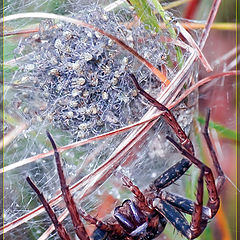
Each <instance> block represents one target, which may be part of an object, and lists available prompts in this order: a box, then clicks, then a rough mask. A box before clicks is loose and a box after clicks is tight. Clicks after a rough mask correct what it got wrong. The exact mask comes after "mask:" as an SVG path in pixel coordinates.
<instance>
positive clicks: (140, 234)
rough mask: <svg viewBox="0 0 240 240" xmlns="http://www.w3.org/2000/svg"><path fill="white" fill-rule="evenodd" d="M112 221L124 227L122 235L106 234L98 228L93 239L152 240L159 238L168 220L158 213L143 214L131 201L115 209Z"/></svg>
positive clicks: (126, 201)
mask: <svg viewBox="0 0 240 240" xmlns="http://www.w3.org/2000/svg"><path fill="white" fill-rule="evenodd" d="M112 220H113V221H115V222H117V224H119V225H120V226H121V227H122V230H123V231H122V232H121V233H118V234H115V232H106V231H102V230H101V229H100V228H97V229H96V230H95V231H94V233H93V235H92V238H93V239H94V240H120V239H123V240H125V239H126V240H130V239H133V240H147V239H149V240H150V239H154V238H156V237H157V236H159V234H160V233H161V232H162V231H163V230H164V228H165V226H166V224H167V221H166V219H165V218H164V217H163V216H162V215H161V214H159V213H158V212H157V211H154V210H153V211H152V212H151V213H147V212H145V213H143V211H141V210H140V209H139V208H138V207H137V205H136V204H135V203H134V202H133V201H132V200H129V199H128V200H125V201H124V202H123V203H122V205H121V206H118V207H116V208H115V210H114V219H112ZM108 221H109V220H107V222H108Z"/></svg>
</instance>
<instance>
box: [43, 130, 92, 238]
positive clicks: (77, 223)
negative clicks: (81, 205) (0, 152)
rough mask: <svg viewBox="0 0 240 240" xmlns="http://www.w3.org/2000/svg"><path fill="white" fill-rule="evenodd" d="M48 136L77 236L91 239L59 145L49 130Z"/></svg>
mask: <svg viewBox="0 0 240 240" xmlns="http://www.w3.org/2000/svg"><path fill="white" fill-rule="evenodd" d="M47 136H48V138H49V140H50V142H51V144H52V147H53V149H54V156H55V160H56V164H57V170H58V176H59V180H60V185H61V191H62V194H63V198H64V201H65V203H66V206H67V208H68V211H69V213H70V216H71V219H72V222H73V225H74V228H75V232H76V234H77V236H78V237H79V239H81V240H90V239H89V236H88V234H87V232H86V230H85V227H84V225H83V223H82V221H81V220H80V217H79V213H78V211H77V207H76V204H75V202H74V200H73V197H72V195H71V193H70V190H69V186H68V185H67V183H66V179H65V177H64V173H63V168H62V162H61V158H60V154H59V152H58V150H57V146H56V144H55V142H54V140H53V138H52V136H51V135H50V133H49V132H47Z"/></svg>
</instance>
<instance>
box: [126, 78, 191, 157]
mask: <svg viewBox="0 0 240 240" xmlns="http://www.w3.org/2000/svg"><path fill="white" fill-rule="evenodd" d="M130 77H131V78H132V80H133V82H134V84H135V86H136V88H137V89H138V91H139V93H140V94H141V95H143V96H144V97H145V98H146V99H147V100H148V101H149V102H151V103H152V104H153V105H154V106H155V107H156V108H158V109H159V110H160V111H162V112H163V114H162V116H163V118H164V120H165V121H166V122H167V123H168V124H169V126H170V127H171V128H172V129H173V131H174V132H175V133H176V135H177V137H178V138H179V140H180V142H181V144H182V146H183V147H184V148H185V149H186V150H187V151H189V152H190V153H191V154H193V155H194V148H193V145H192V142H191V140H190V139H189V138H188V137H187V135H186V133H185V132H184V131H183V129H182V128H181V127H180V125H179V124H178V122H177V120H176V118H175V117H174V116H173V114H172V113H171V111H170V110H169V109H168V108H167V107H165V106H164V105H163V104H161V103H160V102H158V101H157V100H156V99H155V98H153V97H152V96H151V95H149V94H148V93H147V92H145V91H144V90H143V89H142V88H141V87H140V85H139V83H138V81H137V79H136V77H135V76H134V75H133V74H130Z"/></svg>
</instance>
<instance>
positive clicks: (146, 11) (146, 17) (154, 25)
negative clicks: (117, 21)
mask: <svg viewBox="0 0 240 240" xmlns="http://www.w3.org/2000/svg"><path fill="white" fill-rule="evenodd" d="M130 3H131V4H132V5H133V7H134V9H135V11H136V13H137V16H138V17H139V18H140V20H141V21H142V22H143V23H145V24H146V25H147V27H149V28H150V29H151V30H153V31H155V32H159V31H160V27H159V24H158V20H157V17H156V16H155V15H154V13H153V12H152V9H151V8H150V6H149V4H148V2H147V1H146V0H130Z"/></svg>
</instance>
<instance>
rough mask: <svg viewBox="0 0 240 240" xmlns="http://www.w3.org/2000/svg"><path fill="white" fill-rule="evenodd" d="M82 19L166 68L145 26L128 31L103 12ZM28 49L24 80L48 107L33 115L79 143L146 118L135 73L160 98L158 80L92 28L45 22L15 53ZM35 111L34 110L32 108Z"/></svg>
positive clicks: (117, 19)
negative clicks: (138, 96) (50, 123)
mask: <svg viewBox="0 0 240 240" xmlns="http://www.w3.org/2000/svg"><path fill="white" fill-rule="evenodd" d="M78 18H79V19H81V20H82V21H84V22H87V23H91V24H93V25H95V26H97V27H99V28H101V29H103V30H105V31H106V32H109V33H111V34H112V35H114V36H116V37H118V38H119V39H121V40H123V41H124V42H125V43H126V44H128V45H129V46H131V47H133V48H134V49H135V50H136V51H137V52H138V53H139V54H140V55H142V56H143V57H145V58H146V59H147V60H149V61H150V62H151V63H152V64H153V65H155V66H158V65H161V64H162V63H163V62H162V61H163V60H162V58H161V56H162V54H164V52H165V51H166V50H165V48H164V46H163V44H162V43H160V41H159V40H158V39H157V36H156V34H154V33H152V32H150V31H148V30H146V28H145V27H144V26H141V25H140V26H138V27H136V28H133V29H128V28H127V27H125V25H124V24H123V20H122V19H121V15H119V16H118V15H116V14H115V13H106V12H104V11H103V10H102V9H100V8H98V9H97V10H95V11H90V12H88V13H86V12H85V13H84V14H80V15H79V16H78ZM29 48H30V51H31V53H30V54H28V55H25V63H24V64H23V66H22V68H21V70H20V71H21V74H19V78H21V79H22V81H24V82H25V85H28V87H29V86H30V85H32V88H33V90H34V94H36V95H39V98H40V99H41V101H43V102H44V103H45V104H42V108H41V110H39V109H38V110H36V109H35V111H34V112H35V113H36V112H38V119H39V118H41V119H48V120H49V121H51V122H52V123H53V124H54V125H55V126H57V127H60V128H61V129H66V130H69V131H70V132H71V133H72V134H73V135H74V136H76V137H77V138H84V137H89V136H92V135H93V134H99V133H103V132H106V131H109V130H113V129H116V128H118V127H122V126H125V125H127V124H130V123H133V122H135V121H137V120H139V119H140V118H141V116H142V115H143V113H144V112H145V110H146V109H145V107H144V105H143V103H142V102H141V101H140V100H139V99H136V97H137V95H138V94H137V91H136V89H135V87H134V85H133V83H132V81H131V79H130V77H129V73H134V74H135V75H136V77H137V78H138V79H139V81H140V82H141V85H142V86H143V87H144V89H146V90H147V91H151V93H154V92H159V89H160V87H161V86H160V82H159V80H158V79H157V78H156V77H155V76H154V75H152V74H151V72H150V71H149V70H148V69H147V68H146V67H145V66H143V65H142V64H140V63H139V61H138V60H137V59H136V58H135V57H133V56H132V55H131V54H129V53H128V52H127V51H124V50H123V49H122V48H121V47H119V46H118V45H117V44H116V43H115V42H114V41H112V40H111V39H109V38H108V37H106V36H104V35H101V34H100V33H98V32H95V31H92V30H90V29H88V28H84V27H80V26H77V25H74V24H70V23H63V22H60V23H54V22H53V21H49V20H47V21H43V22H42V23H41V24H40V30H39V32H38V33H36V34H33V35H32V36H31V37H29V38H28V39H25V40H23V41H22V42H21V44H19V48H18V49H17V50H16V53H20V52H21V51H22V52H23V49H25V50H26V49H28V50H29ZM20 50H21V51H20ZM23 79H24V80H23ZM20 81H21V80H20ZM18 97H19V96H18ZM43 106H46V107H43ZM31 107H33V106H31V104H29V106H28V107H27V108H31ZM26 112H28V113H29V114H30V112H32V111H31V110H29V109H27V111H26Z"/></svg>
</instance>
